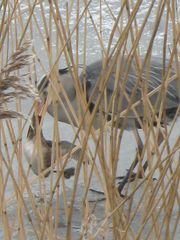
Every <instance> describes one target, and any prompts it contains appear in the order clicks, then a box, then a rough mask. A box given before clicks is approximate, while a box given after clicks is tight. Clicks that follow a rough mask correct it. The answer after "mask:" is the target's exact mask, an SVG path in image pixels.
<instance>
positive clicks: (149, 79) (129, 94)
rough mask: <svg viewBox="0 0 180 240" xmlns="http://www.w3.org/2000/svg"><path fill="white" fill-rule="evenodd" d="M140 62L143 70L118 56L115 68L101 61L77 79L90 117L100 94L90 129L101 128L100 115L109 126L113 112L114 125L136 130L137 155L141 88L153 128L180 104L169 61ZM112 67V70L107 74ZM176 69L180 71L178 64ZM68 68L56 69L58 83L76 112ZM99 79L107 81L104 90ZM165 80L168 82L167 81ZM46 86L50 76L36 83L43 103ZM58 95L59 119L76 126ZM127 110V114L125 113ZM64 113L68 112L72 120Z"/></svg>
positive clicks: (141, 115) (142, 108)
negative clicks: (150, 110)
mask: <svg viewBox="0 0 180 240" xmlns="http://www.w3.org/2000/svg"><path fill="white" fill-rule="evenodd" d="M117 62H118V63H117ZM141 62H142V63H145V64H142V65H141V66H142V67H141V66H140V68H138V64H136V61H135V59H133V60H132V61H129V58H128V57H127V56H120V58H119V61H116V63H115V64H114V65H111V61H109V63H108V64H106V66H105V67H104V65H103V61H102V60H98V61H95V62H93V63H91V64H89V65H88V66H86V69H85V71H83V72H82V73H81V74H80V76H79V80H80V84H81V86H82V89H83V91H84V92H85V93H86V101H87V105H88V108H89V112H90V114H91V113H92V112H93V111H94V109H95V107H96V102H97V101H98V99H99V96H100V94H101V95H102V97H101V100H100V102H99V103H100V104H99V107H97V108H96V114H95V118H94V122H93V126H94V127H95V128H99V127H100V124H101V121H99V116H100V113H101V115H102V114H103V116H104V118H105V119H106V120H107V122H108V121H110V122H111V123H113V121H114V118H113V114H112V112H113V113H115V115H116V126H117V127H118V128H122V127H123V128H124V129H135V132H136V135H137V137H138V149H139V154H140V153H141V152H142V148H143V146H142V141H141V138H140V136H139V134H138V130H137V129H140V128H142V125H143V120H144V118H145V114H146V113H145V112H146V110H145V106H144V100H143V99H144V95H143V94H144V92H143V90H142V88H144V89H145V91H146V94H147V95H146V96H147V99H148V104H149V106H152V107H154V111H152V112H151V117H152V122H153V125H154V126H157V125H158V124H159V125H160V126H163V124H167V123H169V122H170V121H171V120H172V119H173V118H174V116H175V115H176V113H177V111H179V103H180V98H179V91H178V81H180V79H179V76H178V74H177V73H176V68H175V66H174V64H171V65H170V66H168V63H169V62H168V60H165V61H163V59H161V58H158V57H153V56H152V57H151V59H150V61H145V58H144V57H142V58H141ZM111 66H112V71H111V72H110V73H109V68H110V67H111ZM177 67H178V68H179V65H177ZM71 68H72V67H67V68H63V69H59V71H58V82H59V81H60V82H61V84H60V86H63V88H64V90H65V92H66V94H67V96H68V99H69V101H70V103H71V106H72V108H73V110H74V112H75V113H77V112H78V109H79V102H78V100H77V99H78V98H77V92H76V88H75V86H74V83H73V79H72V74H71V73H72V69H71ZM102 79H103V80H104V79H105V80H104V81H106V84H105V87H104V88H103V90H102V83H103V80H102ZM167 79H170V80H171V81H167ZM100 80H101V81H100ZM49 85H50V81H49V77H48V76H44V77H43V78H42V80H41V82H40V84H39V91H40V94H41V96H42V99H43V102H45V101H46V98H47V95H48V87H49ZM59 96H60V98H61V100H62V102H61V103H60V102H58V120H59V121H60V122H64V123H68V124H73V125H75V126H77V121H76V119H75V118H74V117H73V115H72V113H71V112H70V110H68V109H69V107H68V104H67V103H66V100H65V98H64V95H63V94H62V92H61V93H59ZM105 96H106V97H105ZM162 96H163V97H162ZM112 98H113V101H112ZM63 105H64V106H63ZM127 109H128V111H127V112H126V110H127ZM160 109H161V112H160ZM47 111H48V113H49V114H50V115H52V116H54V109H53V104H52V103H49V104H48V107H47ZM66 111H68V114H69V116H70V119H71V121H70V120H69V117H68V115H67V113H66ZM123 112H126V114H124V115H121V113H123ZM162 113H163V114H162ZM113 124H114V123H113ZM161 141H162V139H161ZM161 141H160V142H159V144H160V143H161ZM137 163H138V157H136V159H135V161H134V162H133V164H132V165H131V167H130V168H129V171H128V172H127V174H126V176H125V177H124V179H123V180H122V181H121V182H120V183H119V186H118V190H119V193H120V194H121V192H122V190H123V188H124V186H125V184H126V183H127V182H128V181H131V180H133V179H134V178H135V176H136V175H135V174H132V171H133V169H134V168H135V166H136V165H137ZM146 169H147V162H146V163H145V164H144V166H143V170H144V172H145V170H146ZM139 177H142V176H141V174H139Z"/></svg>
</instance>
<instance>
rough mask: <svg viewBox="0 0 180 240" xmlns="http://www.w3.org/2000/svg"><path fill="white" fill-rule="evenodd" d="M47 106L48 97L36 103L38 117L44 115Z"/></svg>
mask: <svg viewBox="0 0 180 240" xmlns="http://www.w3.org/2000/svg"><path fill="white" fill-rule="evenodd" d="M48 105H49V100H48V97H46V98H45V100H44V101H43V100H42V99H40V100H39V101H38V115H39V116H40V117H42V116H44V115H45V113H46V112H47V108H48Z"/></svg>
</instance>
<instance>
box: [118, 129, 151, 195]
mask: <svg viewBox="0 0 180 240" xmlns="http://www.w3.org/2000/svg"><path fill="white" fill-rule="evenodd" d="M134 134H135V137H136V140H137V145H138V149H137V152H136V157H135V159H134V161H133V163H132V164H131V166H130V168H129V169H128V171H127V174H126V175H125V176H124V177H121V178H122V181H121V182H120V183H119V185H118V191H119V193H120V195H122V193H121V192H122V190H123V189H124V186H125V185H126V183H128V182H133V181H134V180H135V178H136V177H138V178H142V175H143V174H142V171H139V172H138V176H137V174H136V173H134V172H133V170H134V169H135V167H136V166H137V164H138V162H139V159H140V158H141V155H142V151H143V142H142V140H141V138H140V136H139V133H138V130H137V129H136V128H135V129H134ZM146 162H147V161H146ZM147 166H148V165H147V163H145V164H144V165H143V172H145V170H146V169H147Z"/></svg>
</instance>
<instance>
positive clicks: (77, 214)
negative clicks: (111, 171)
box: [0, 0, 180, 240]
mask: <svg viewBox="0 0 180 240" xmlns="http://www.w3.org/2000/svg"><path fill="white" fill-rule="evenodd" d="M107 2H108V5H109V7H110V8H111V10H112V12H113V14H114V16H115V17H117V15H118V13H119V9H120V4H119V3H120V1H114V0H111V1H110V0H109V1H107ZM178 2H179V1H178ZM69 4H70V2H69ZM149 4H150V1H144V2H143V4H142V6H141V8H140V10H139V11H138V14H137V24H138V25H139V24H142V21H143V19H144V16H145V14H146V13H147V10H148V6H149ZM43 5H44V7H45V8H44V9H45V14H46V17H47V18H48V17H49V6H48V4H47V1H44V2H43ZM157 5H158V1H156V2H155V6H154V8H153V11H152V13H151V15H150V17H149V20H148V23H147V25H146V27H145V30H144V33H143V35H142V37H141V39H140V44H139V48H140V52H141V54H144V53H146V50H147V46H148V44H149V39H150V36H151V34H152V25H153V24H154V20H155V17H156V13H157ZM178 6H180V2H179V5H178ZM21 9H22V10H26V9H27V6H26V4H21ZM75 9H76V8H75V6H73V11H72V15H71V17H70V20H69V24H70V29H71V30H72V29H73V28H74V26H75V22H76V11H75ZM99 10H100V6H99V1H92V2H91V4H90V6H89V11H90V13H91V16H92V19H93V20H94V22H95V23H96V27H97V30H98V31H100V15H99ZM40 11H41V9H40V7H39V5H37V6H36V8H35V17H36V18H37V21H38V23H39V24H40V26H41V23H42V17H41V12H40ZM60 11H61V14H62V16H63V20H64V22H65V13H66V4H65V2H64V1H61V3H60ZM82 11H83V2H81V3H80V13H82ZM27 19H28V14H26V13H25V14H24V20H27ZM126 22H127V16H124V19H123V24H124V25H125V24H126ZM164 22H165V12H164V15H163V17H162V19H161V22H160V25H159V28H158V32H157V35H156V38H155V44H154V45H153V55H157V56H158V55H161V54H162V51H163V44H162V41H163V34H164V29H165V26H164ZM113 24H114V20H113V18H112V16H111V15H110V13H109V10H108V8H107V6H106V5H105V3H103V5H102V38H103V44H104V48H105V49H106V47H107V44H108V41H109V36H110V32H111V31H112V27H113ZM42 26H43V24H42ZM83 26H84V22H83V20H81V22H80V24H79V63H83V54H84V53H83V41H84V38H83V36H84V32H83V31H84V30H83V29H84V28H83ZM55 29H56V28H55V26H53V28H52V46H53V47H52V54H53V57H52V59H53V61H54V59H55V58H54V57H55V54H56V41H55V36H56V34H55ZM169 29H170V34H169V35H168V46H170V47H172V39H171V36H172V35H171V24H170V26H169ZM41 30H43V29H41ZM19 31H20V30H19ZM33 36H34V37H33V45H34V48H35V51H36V54H37V56H38V58H39V59H40V60H41V62H42V64H43V65H44V66H47V67H46V69H45V72H44V70H43V69H42V68H41V67H40V66H39V65H38V64H37V76H38V79H39V78H40V76H42V75H43V74H45V73H46V72H48V71H49V63H48V60H47V59H48V58H47V56H46V51H45V49H44V47H43V44H42V40H41V38H40V36H39V33H38V30H37V28H36V27H35V25H34V34H33ZM44 36H45V34H44ZM118 37H119V33H118V32H117V33H116V34H115V36H114V38H113V44H112V46H113V45H114V44H115V43H116V41H117V39H118ZM75 39H76V36H75V34H73V36H72V46H73V49H75ZM86 41H87V48H86V51H87V53H86V55H87V64H89V63H91V62H93V61H95V60H97V59H100V58H101V46H100V44H99V41H98V37H97V35H96V33H95V31H94V28H93V26H92V22H91V20H90V18H88V28H87V39H86ZM128 47H130V42H128ZM74 54H75V51H74ZM59 65H60V67H64V66H66V62H65V59H64V56H62V58H61V60H60V63H59ZM31 105H32V101H30V100H27V101H24V102H23V104H22V111H23V112H25V113H28V112H29V109H30V108H31ZM12 107H13V106H12ZM59 125H60V135H61V138H62V140H63V139H66V140H69V141H72V139H73V137H74V132H73V130H72V128H71V127H70V126H68V125H66V124H62V123H60V124H59ZM14 126H15V129H16V127H17V122H16V121H14ZM52 126H53V118H52V117H51V116H49V115H48V114H47V117H46V118H45V121H44V127H43V132H44V135H45V137H46V138H49V139H52ZM179 126H180V119H178V121H177V122H176V124H175V126H174V128H173V132H172V134H171V137H170V143H171V144H172V145H173V144H174V142H175V141H176V140H177V138H178V137H179ZM27 128H28V124H27V125H26V127H25V129H24V131H23V138H22V141H23V144H24V141H25V139H26V132H27ZM16 130H17V129H16ZM6 131H7V129H6ZM16 134H17V136H18V133H16ZM141 135H142V132H141ZM129 139H131V142H130V144H129V141H130V140H129ZM7 144H8V146H9V147H10V148H11V149H12V145H11V142H10V140H9V137H7ZM90 144H91V143H90ZM92 147H93V146H92ZM135 151H136V142H135V139H134V138H133V134H132V132H130V131H125V133H124V136H123V142H122V147H121V151H120V155H119V156H120V164H119V166H118V169H117V173H118V175H123V174H125V172H126V169H127V168H129V166H130V164H131V162H132V160H133V159H134V155H135ZM75 164H76V163H74V162H73V161H71V162H70V165H73V166H74V165H75ZM13 166H14V169H13V170H14V172H15V176H18V168H17V163H16V161H14V164H13ZM23 167H24V169H27V168H28V165H27V163H26V161H25V160H24V157H23ZM31 177H33V173H32V172H30V176H29V178H31ZM155 177H158V175H157V176H155ZM46 183H47V185H48V184H49V180H48V179H47V180H46ZM66 186H67V190H66V191H67V193H68V194H69V198H70V196H71V191H72V186H73V179H70V180H66ZM91 187H93V188H94V189H98V190H101V188H100V185H99V184H98V181H97V179H96V178H95V177H94V178H93V180H92V182H91ZM12 189H13V185H12V182H11V181H9V185H8V188H7V193H6V194H7V196H10V195H11V193H12ZM140 192H141V190H139V191H138V192H137V194H136V195H135V197H134V203H133V204H134V208H135V206H136V204H137V203H138V199H139V196H140ZM33 193H34V194H37V196H38V194H39V188H38V186H36V185H33ZM82 194H83V175H82V173H81V178H80V179H79V186H78V196H81V195H82ZM96 198H99V196H97V195H94V194H93V193H91V192H90V193H89V199H90V200H94V199H96ZM24 199H25V202H26V204H27V207H28V208H29V209H31V204H30V203H29V201H28V198H26V196H25V198H24ZM55 202H56V200H55V199H54V200H53V204H54V205H55V204H56V203H55ZM60 202H63V199H62V196H61V199H60ZM61 206H62V208H61V209H60V212H61V216H60V220H59V233H60V234H65V233H66V222H65V213H64V208H63V203H62V204H61ZM15 208H16V203H14V202H12V204H11V206H10V207H9V208H8V211H9V216H14V213H15ZM80 209H81V198H79V199H78V197H77V198H76V202H75V205H74V214H73V229H72V231H73V240H74V239H78V236H79V232H80V230H81V228H82V226H81V211H80ZM178 210H179V209H178V206H177V205H175V207H174V209H173V216H172V223H171V224H172V226H173V223H174V221H175V219H176V217H177V212H178ZM103 212H104V202H99V203H98V204H97V206H96V210H95V214H94V215H92V218H93V219H94V220H92V222H93V221H94V223H95V225H96V228H94V229H93V230H92V231H94V232H95V230H96V229H97V227H98V226H99V224H100V223H101V221H102V219H103ZM160 216H163V215H160ZM140 220H141V213H139V214H137V215H136V217H135V219H134V221H133V224H132V226H133V228H134V229H135V230H138V228H139V223H140ZM25 224H27V229H30V228H31V225H30V223H29V221H28V219H27V218H25ZM92 226H93V224H92ZM147 232H148V227H147V225H146V228H145V230H144V234H145V233H147ZM109 234H110V235H109V238H107V239H111V233H109ZM1 236H2V235H1V231H0V237H1ZM178 236H180V228H178V230H177V233H176V239H179V238H178ZM34 237H35V236H33V235H32V232H31V231H30V232H29V233H28V239H34ZM13 239H18V237H17V236H16V234H15V235H14V236H13ZM84 239H85V238H84ZM99 239H100V238H99Z"/></svg>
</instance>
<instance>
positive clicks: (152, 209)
mask: <svg viewBox="0 0 180 240" xmlns="http://www.w3.org/2000/svg"><path fill="white" fill-rule="evenodd" d="M60 2H62V3H59V1H55V0H53V1H45V2H44V1H41V0H39V1H30V0H26V1H23V3H22V2H20V1H17V0H15V1H8V0H4V1H2V3H1V4H0V12H1V15H0V18H1V21H0V22H1V23H0V32H1V35H0V53H1V55H0V56H1V61H0V62H1V72H0V78H1V79H0V91H1V92H0V118H1V119H2V118H6V117H13V118H14V117H15V118H16V117H20V116H24V114H22V113H21V112H22V101H21V98H24V97H32V96H37V95H36V92H35V90H34V88H33V87H32V86H33V85H34V84H35V85H36V84H37V82H38V81H39V79H40V78H39V76H41V75H43V74H46V75H48V76H49V79H50V88H49V92H48V98H49V99H50V100H51V101H52V102H53V103H54V106H55V107H54V110H55V113H54V115H55V117H54V124H53V128H52V135H53V142H54V146H53V147H56V148H59V146H58V145H56V143H57V142H58V141H59V140H60V139H61V137H62V135H63V133H62V132H61V129H62V128H60V127H59V126H61V124H62V123H58V121H57V108H56V107H57V105H56V102H57V101H59V102H60V103H61V105H62V107H64V110H66V108H67V106H68V108H69V112H71V114H69V113H68V112H67V114H69V121H70V122H76V123H77V125H78V128H75V127H73V126H72V129H73V131H74V138H73V139H72V142H76V143H78V144H79V145H80V146H81V148H82V152H81V156H80V158H79V160H78V161H77V165H76V173H75V176H74V178H73V188H72V189H71V191H70V190H69V189H68V188H67V185H66V181H65V179H64V176H63V170H64V168H65V167H66V166H67V163H68V160H69V156H70V154H71V152H69V153H68V154H67V155H66V156H64V157H62V156H61V151H60V149H59V150H58V151H56V156H55V159H56V162H55V165H56V166H55V167H56V169H59V171H57V173H56V174H51V175H50V176H49V178H48V180H45V179H44V178H43V177H42V176H41V177H40V176H39V177H32V175H31V174H30V169H27V168H26V167H24V164H23V162H24V161H25V159H24V156H23V141H25V139H24V138H25V134H23V133H24V132H25V130H24V127H25V125H29V122H27V121H26V120H23V119H18V120H0V121H1V122H0V200H1V204H0V219H1V220H0V238H2V239H23V240H24V239H30V237H32V238H33V239H41V240H44V239H75V237H74V236H75V235H76V236H78V237H77V239H118V240H119V239H128V240H129V239H133V240H134V239H158V240H160V239H177V238H175V236H176V237H177V233H176V231H177V228H178V223H179V215H180V198H179V192H178V187H179V176H180V164H178V163H179V156H180V155H179V148H180V138H179V135H178V134H177V136H176V135H175V138H174V139H173V141H172V138H171V137H172V136H171V132H173V131H174V128H175V122H176V120H177V117H178V113H179V109H178V111H177V114H176V115H175V117H174V119H173V121H172V123H171V124H170V125H169V126H164V127H162V126H161V123H160V116H162V115H163V102H164V100H165V97H166V96H165V91H166V87H167V85H168V83H169V82H170V81H172V80H173V78H174V77H177V78H178V80H180V68H179V63H178V61H179V58H180V55H179V47H180V46H179V44H180V27H179V26H180V22H179V14H180V9H179V5H178V1H168V0H162V1H158V3H156V8H157V10H156V11H155V10H154V9H155V7H154V4H155V1H151V3H150V4H149V5H147V8H146V13H145V14H143V17H142V16H141V18H140V21H139V18H138V17H137V15H138V14H139V12H140V11H142V6H143V4H144V3H143V1H141V0H137V1H136V2H135V1H124V2H123V3H122V5H121V6H118V8H119V9H118V11H116V14H115V12H114V9H112V6H111V4H110V2H109V1H106V0H104V1H103V0H100V1H99V5H98V6H99V10H98V18H97V15H96V16H95V15H93V11H92V8H91V7H92V5H93V1H87V0H84V1H79V0H78V1H73V0H71V1H68V3H65V2H64V1H60ZM23 4H24V5H23ZM24 6H25V7H24ZM47 6H48V10H47V8H46V7H47ZM62 6H63V8H64V11H63V10H62ZM104 9H106V10H107V13H108V17H109V19H111V20H112V21H113V24H112V26H111V30H110V34H109V36H108V39H106V41H104V35H103V31H104V30H105V26H104V25H103V21H104V18H105V17H107V16H104ZM152 11H153V16H154V17H153V21H151V24H152V26H151V29H150V32H151V34H150V35H148V40H146V41H147V44H146V51H145V58H144V61H142V59H141V58H140V55H141V52H142V50H141V42H142V38H143V36H144V35H145V33H146V31H147V29H148V28H147V26H149V25H148V24H149V21H150V20H151V18H152ZM107 13H106V14H107ZM73 16H75V18H73ZM72 19H73V20H74V22H73V24H72ZM95 19H96V20H95ZM97 19H99V20H98V21H99V22H97ZM162 19H163V20H162ZM124 20H126V21H124ZM161 21H163V24H162V22H161ZM159 26H160V27H163V28H164V35H163V37H162V49H161V57H162V58H163V61H164V62H165V59H166V58H167V56H168V59H169V60H168V65H167V66H168V67H167V68H166V69H165V68H164V81H163V84H162V86H160V87H157V89H155V90H154V91H153V92H151V93H148V94H147V84H148V83H147V81H144V82H141V76H142V67H143V66H146V68H147V76H146V79H148V69H149V59H150V57H151V55H152V54H153V49H154V48H155V45H156V37H157V35H158V27H159ZM89 31H93V33H94V35H93V36H94V39H91V40H92V41H94V48H96V47H97V46H98V49H99V52H101V55H102V59H103V72H102V74H101V76H100V77H99V79H98V81H97V86H98V88H99V94H98V97H97V100H96V102H95V107H94V109H93V112H92V113H91V114H90V113H89V111H88V107H89V106H88V103H87V102H86V95H85V93H84V92H83V88H82V86H81V85H80V82H79V78H78V75H79V69H78V65H79V64H81V65H82V66H83V69H82V71H85V68H86V65H87V64H88V63H89V62H88V59H89V58H90V57H89V54H90V51H94V49H92V48H91V49H89V45H88V44H90V43H89V40H88V37H89ZM28 39H32V40H33V41H32V47H30V46H29V45H30V42H29V41H28ZM169 40H171V43H170V44H169ZM40 47H41V49H40ZM153 47H154V48H153ZM80 53H81V54H80ZM120 54H121V55H126V56H127V59H128V60H127V66H123V64H122V63H121V62H120V58H119V56H120ZM32 56H33V57H32ZM62 62H64V63H65V65H66V66H72V67H71V75H72V81H73V84H74V87H75V89H76V93H77V101H78V102H79V112H74V110H73V107H72V106H71V104H70V100H69V99H68V96H67V94H66V92H65V90H64V89H63V87H62V89H61V91H62V94H63V99H61V97H60V96H59V94H58V91H57V89H58V88H57V86H58V83H57V77H56V76H57V72H58V68H59V66H60V67H62ZM132 62H134V63H135V64H134V67H135V68H136V71H137V76H139V79H138V81H137V83H136V87H137V88H138V86H139V85H141V92H142V99H140V100H139V101H138V102H136V103H134V102H133V94H135V90H136V89H135V90H134V93H132V96H131V97H129V96H128V95H127V94H126V93H125V91H124V89H125V83H126V80H127V73H128V68H129V67H130V64H131V63H132ZM116 64H117V65H116ZM172 64H174V68H175V72H176V76H172V74H171V70H172ZM115 65H116V66H117V67H114V66H115ZM112 72H113V74H114V76H115V86H114V92H113V95H112V97H111V99H110V100H107V93H106V86H107V84H108V79H109V76H110V75H111V74H112ZM122 72H123V73H124V81H122V83H121V84H119V82H118V80H119V75H120V73H122ZM23 79H26V81H23ZM27 79H29V81H28V82H27ZM178 88H179V92H180V81H178ZM96 90H97V89H96ZM119 91H122V93H123V95H124V96H125V97H126V99H127V101H128V107H127V109H125V110H123V111H121V110H122V106H121V96H120V97H119V95H118V93H119ZM156 92H159V98H158V101H157V103H156V104H155V105H154V106H153V105H152V104H151V102H150V101H149V97H150V96H151V95H152V94H155V93H156ZM93 94H96V92H95V90H94V93H92V96H91V98H92V99H93V96H94V95H93ZM12 99H16V103H15V107H16V109H15V110H14V111H9V110H8V109H7V108H8V106H9V105H8V104H7V102H9V101H10V100H12ZM117 99H118V101H117ZM140 103H143V106H144V119H143V121H142V119H141V118H140V116H138V112H137V107H138V104H140ZM31 106H34V101H33V100H32V102H31ZM117 106H118V112H117ZM98 109H100V113H99V119H100V127H99V129H95V128H94V119H95V118H96V116H97V110H98ZM157 109H158V110H159V117H157V115H156V112H157ZM26 110H27V109H26ZM46 110H47V106H46V107H45V108H44V112H43V118H44V117H45V114H46ZM109 110H111V112H112V120H111V122H108V123H107V121H106V120H105V117H104V116H105V113H106V112H108V111H109ZM129 111H133V113H134V115H135V116H136V117H137V119H138V123H139V125H140V126H141V127H142V130H143V136H144V141H143V149H142V152H141V153H139V152H138V151H137V153H136V154H134V155H136V156H137V157H138V159H139V164H138V167H137V168H136V170H137V172H140V171H141V169H142V165H143V163H144V162H142V159H143V161H145V160H146V159H147V160H148V170H147V173H146V174H145V176H144V178H143V179H141V180H138V179H135V182H134V183H133V184H132V183H128V184H127V187H126V189H125V192H126V195H127V197H125V198H121V197H120V196H119V194H118V191H117V188H116V187H115V186H116V179H115V178H116V176H118V172H117V169H118V166H119V168H121V164H122V163H121V161H122V158H123V157H122V155H121V149H122V148H123V147H124V145H123V137H124V135H125V134H126V133H125V131H124V126H125V124H126V121H127V116H128V113H129ZM31 112H32V108H31V109H30V110H29V113H28V114H29V115H30V114H31ZM118 117H121V118H122V119H124V122H123V123H124V125H123V126H122V128H121V129H118V121H117V119H118ZM154 120H156V122H157V127H156V128H154V126H153V122H154ZM176 128H177V126H176ZM177 130H178V129H177ZM175 131H176V130H175ZM160 135H162V137H163V142H162V144H161V146H160V147H159V146H158V138H159V136H160ZM22 138H23V141H22ZM134 139H135V141H138V139H137V138H136V133H135V138H134ZM39 141H40V140H39ZM37 142H38V141H37ZM127 144H129V145H131V144H132V143H131V139H128V142H127ZM39 149H41V148H40V147H39ZM40 154H41V153H40ZM132 154H133V153H132ZM134 157H135V156H134ZM154 175H156V176H158V177H157V181H153V180H152V179H153V176H154ZM94 177H96V178H97V181H98V183H99V185H100V187H101V189H102V191H104V193H105V195H104V197H105V200H104V201H103V202H94V203H91V202H90V201H89V200H90V196H89V187H90V185H91V184H92V181H93V178H94ZM79 182H81V184H80V186H81V190H79V184H78V183H79ZM35 193H37V195H38V197H36V195H35ZM69 195H70V196H69ZM98 198H101V196H100V197H99V196H98ZM77 204H79V205H80V206H79V205H78V206H79V208H78V211H77ZM78 214H79V215H80V216H79V215H78ZM99 215H100V217H98V216H99ZM62 219H64V224H65V226H64V227H63V226H61V224H60V223H61V222H62ZM77 222H78V227H79V228H80V229H79V231H78V232H77V231H76V230H74V228H75V225H76V223H77ZM178 232H179V230H178Z"/></svg>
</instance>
